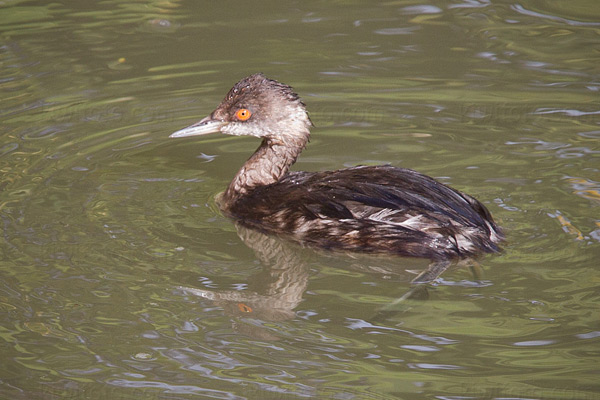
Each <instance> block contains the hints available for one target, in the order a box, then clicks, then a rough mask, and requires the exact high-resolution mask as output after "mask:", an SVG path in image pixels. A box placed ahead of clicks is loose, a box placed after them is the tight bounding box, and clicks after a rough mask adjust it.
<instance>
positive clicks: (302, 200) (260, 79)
mask: <svg viewBox="0 0 600 400" xmlns="http://www.w3.org/2000/svg"><path fill="white" fill-rule="evenodd" d="M311 127H312V123H311V121H310V119H309V117H308V114H307V112H306V108H305V106H304V104H303V103H302V102H301V101H300V99H299V97H298V95H297V94H295V93H294V92H293V90H292V88H291V87H289V86H287V85H284V84H282V83H279V82H277V81H274V80H270V79H268V78H266V77H265V76H264V75H262V74H254V75H251V76H249V77H247V78H244V79H242V80H241V81H239V82H238V83H236V84H235V86H234V87H233V88H232V89H231V90H230V91H229V93H228V94H227V96H226V97H225V99H224V100H223V101H222V102H221V104H220V105H219V106H218V107H217V108H216V109H215V111H213V112H212V113H211V115H210V116H208V117H206V118H204V119H203V120H201V121H200V122H198V123H196V124H194V125H191V126H189V127H187V128H185V129H182V130H180V131H177V132H175V133H174V134H172V135H171V137H185V136H193V135H204V134H208V133H213V132H221V133H225V134H230V135H250V136H256V137H259V138H261V139H262V143H261V145H260V146H259V148H258V149H257V150H256V152H255V153H254V154H253V155H252V156H251V157H250V158H249V159H248V161H246V163H245V164H244V165H243V166H242V168H241V169H240V170H239V171H238V173H237V174H236V175H235V177H234V178H233V180H232V182H231V183H230V184H229V186H228V187H227V189H226V190H225V192H224V193H222V194H221V195H220V197H219V199H218V202H219V205H220V207H221V209H222V210H223V212H224V213H225V214H227V215H228V216H230V217H231V218H234V219H235V220H237V221H239V222H240V223H241V224H243V225H245V226H247V227H250V228H253V229H258V230H261V231H263V232H267V233H274V234H280V235H285V236H288V237H291V238H293V239H295V240H298V241H301V242H303V243H306V244H310V245H314V246H317V247H321V248H327V249H338V250H349V251H362V252H372V253H392V254H398V255H403V256H415V257H427V258H431V259H447V258H455V257H466V256H473V255H476V254H478V253H483V252H495V251H498V250H499V248H498V243H499V242H500V241H501V240H502V239H503V234H502V231H501V229H500V228H499V227H498V226H497V225H496V223H495V222H494V220H493V219H492V216H491V215H490V213H489V211H488V210H487V209H486V208H485V206H484V205H483V204H481V203H480V202H479V201H477V200H476V199H474V198H473V197H471V196H469V195H466V194H464V193H461V192H459V191H458V190H455V189H452V188H450V187H449V186H446V185H444V184H442V183H440V182H438V181H436V180H435V179H433V178H431V177H429V176H426V175H423V174H420V173H418V172H416V171H413V170H410V169H405V168H397V167H392V166H389V165H382V166H374V167H365V166H359V167H353V168H346V169H341V170H337V171H324V172H289V167H290V166H291V165H292V164H293V163H294V162H295V161H296V159H297V158H298V155H299V154H300V152H301V151H302V150H303V149H304V147H305V146H306V144H307V142H308V138H309V133H310V132H309V130H310V128H311Z"/></svg>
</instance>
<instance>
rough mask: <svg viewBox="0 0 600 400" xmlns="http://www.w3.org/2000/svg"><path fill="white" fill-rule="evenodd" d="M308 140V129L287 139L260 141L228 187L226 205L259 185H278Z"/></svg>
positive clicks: (224, 197)
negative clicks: (276, 183) (302, 133)
mask: <svg viewBox="0 0 600 400" xmlns="http://www.w3.org/2000/svg"><path fill="white" fill-rule="evenodd" d="M308 138H309V131H308V129H307V130H306V132H305V133H304V135H294V136H287V137H282V139H274V138H263V140H262V143H261V145H260V146H259V147H258V149H257V150H256V151H255V152H254V154H253V155H252V156H251V157H250V158H249V159H248V161H246V162H245V163H244V165H243V166H242V168H241V169H240V170H239V171H238V173H237V174H236V175H235V177H234V178H233V180H232V181H231V183H230V184H229V186H228V187H227V190H226V191H225V193H224V196H223V200H224V202H225V204H232V203H233V202H235V200H236V199H237V198H240V197H243V196H244V195H246V194H247V193H248V192H249V191H251V190H252V189H254V188H256V187H258V186H265V185H270V184H272V183H275V182H278V181H279V180H280V179H281V178H283V176H284V175H285V174H286V173H287V172H288V170H289V169H290V166H291V165H292V164H294V163H295V162H296V159H297V158H298V155H300V153H301V152H302V150H303V149H304V147H305V146H306V144H307V142H308Z"/></svg>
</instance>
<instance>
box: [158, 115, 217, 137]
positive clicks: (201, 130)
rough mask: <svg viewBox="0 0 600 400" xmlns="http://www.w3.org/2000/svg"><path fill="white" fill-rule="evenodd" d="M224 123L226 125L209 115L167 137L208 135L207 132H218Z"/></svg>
mask: <svg viewBox="0 0 600 400" xmlns="http://www.w3.org/2000/svg"><path fill="white" fill-rule="evenodd" d="M225 125H227V122H225V121H219V120H215V119H212V118H211V117H210V115H209V116H208V117H206V118H203V119H202V120H200V121H199V122H196V123H195V124H194V125H190V126H188V127H187V128H183V129H181V130H178V131H177V132H175V133H172V134H171V135H170V136H169V137H170V138H180V137H187V136H198V135H208V134H209V133H218V132H220V131H221V128H222V127H224V126H225Z"/></svg>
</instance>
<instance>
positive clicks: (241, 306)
mask: <svg viewBox="0 0 600 400" xmlns="http://www.w3.org/2000/svg"><path fill="white" fill-rule="evenodd" d="M237 306H238V309H239V310H240V311H241V312H243V313H251V312H252V307H250V306H249V305H247V304H244V303H238V304H237Z"/></svg>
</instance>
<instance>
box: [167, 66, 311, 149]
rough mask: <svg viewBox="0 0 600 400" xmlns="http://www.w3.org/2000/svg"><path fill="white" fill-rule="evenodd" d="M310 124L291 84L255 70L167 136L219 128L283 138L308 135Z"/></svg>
mask: <svg viewBox="0 0 600 400" xmlns="http://www.w3.org/2000/svg"><path fill="white" fill-rule="evenodd" d="M311 126H312V123H311V121H310V118H309V117H308V114H307V112H306V108H305V106H304V104H303V103H302V101H300V98H299V97H298V95H297V94H296V93H294V92H293V90H292V88H291V87H289V86H287V85H284V84H282V83H280V82H277V81H275V80H271V79H268V78H267V77H266V76H264V75H263V74H260V73H258V74H254V75H250V76H248V77H246V78H244V79H242V80H241V81H239V82H238V83H236V84H235V85H234V86H233V87H232V88H231V90H230V91H229V93H227V96H225V99H223V101H222V102H221V104H219V106H218V107H217V108H216V109H215V110H214V111H213V112H212V113H211V114H210V115H209V116H208V117H206V118H204V119H202V120H201V121H199V122H197V123H195V124H193V125H191V126H188V127H187V128H184V129H181V130H179V131H177V132H175V133H173V134H172V135H170V136H169V137H172V138H178V137H186V136H196V135H206V134H209V133H216V132H221V133H225V134H227V135H235V136H240V135H248V136H256V137H260V138H264V139H267V140H273V141H283V142H286V138H290V139H292V141H297V140H298V139H299V138H308V135H309V129H310V127H311Z"/></svg>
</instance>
